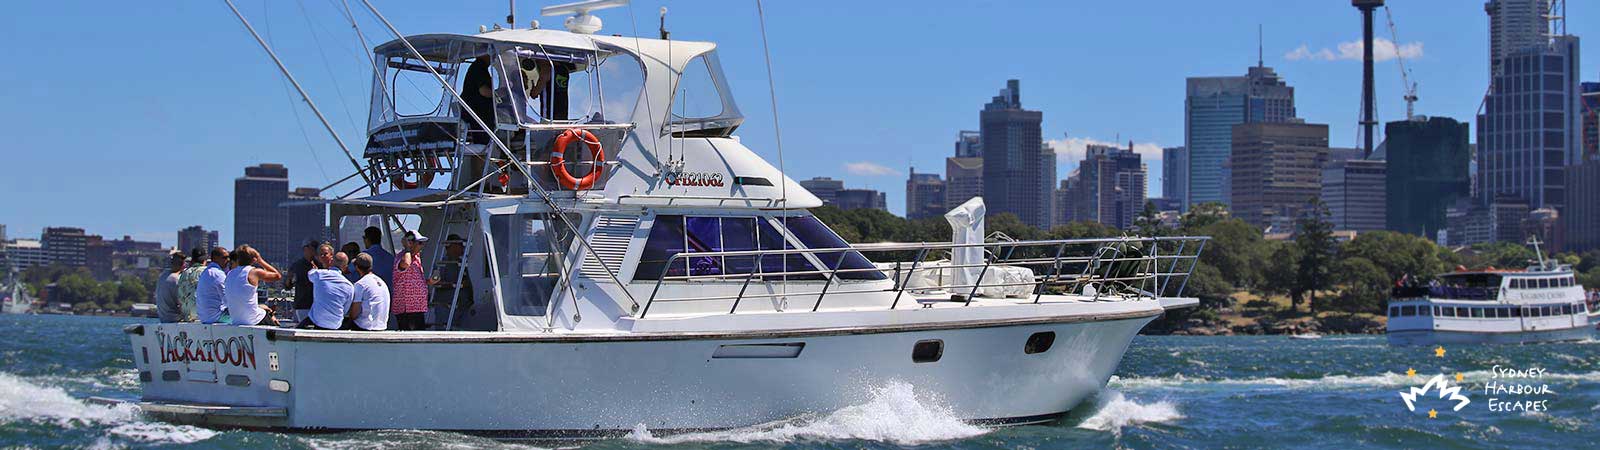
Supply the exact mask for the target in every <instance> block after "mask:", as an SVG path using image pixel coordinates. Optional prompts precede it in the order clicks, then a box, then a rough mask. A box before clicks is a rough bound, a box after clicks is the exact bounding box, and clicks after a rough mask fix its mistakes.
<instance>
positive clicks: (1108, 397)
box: [1078, 389, 1183, 433]
mask: <svg viewBox="0 0 1600 450" xmlns="http://www.w3.org/2000/svg"><path fill="white" fill-rule="evenodd" d="M1095 398H1096V401H1095V409H1094V413H1092V414H1091V415H1090V416H1089V417H1088V418H1086V419H1083V421H1082V422H1079V423H1078V428H1084V429H1089V430H1097V431H1111V432H1114V433H1121V432H1122V428H1123V427H1127V426H1131V425H1140V424H1146V423H1168V422H1173V421H1176V420H1178V419H1182V418H1183V413H1181V412H1179V411H1178V406H1177V405H1175V404H1173V403H1172V402H1169V401H1166V400H1162V401H1158V402H1155V403H1150V404H1142V403H1139V402H1135V401H1133V400H1129V399H1128V398H1127V396H1124V395H1122V392H1119V391H1115V390H1109V389H1107V390H1104V391H1100V395H1097V396H1095Z"/></svg>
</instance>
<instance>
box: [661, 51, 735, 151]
mask: <svg viewBox="0 0 1600 450" xmlns="http://www.w3.org/2000/svg"><path fill="white" fill-rule="evenodd" d="M670 117H671V118H672V120H671V121H670V122H669V126H668V130H669V131H670V132H672V133H674V134H680V135H684V136H704V137H726V136H730V135H732V134H733V131H734V130H735V129H737V128H739V124H741V123H744V116H743V115H741V114H740V113H739V107H738V106H736V105H734V103H733V96H732V95H730V93H729V89H728V81H727V79H725V78H724V76H723V73H722V63H721V62H720V61H719V60H718V59H717V52H715V51H711V52H706V53H704V54H701V55H700V56H696V57H694V58H693V59H691V60H689V63H688V64H687V65H685V66H684V67H683V73H682V74H680V75H679V77H678V79H677V83H676V86H675V87H674V90H673V93H672V111H671V112H670Z"/></svg>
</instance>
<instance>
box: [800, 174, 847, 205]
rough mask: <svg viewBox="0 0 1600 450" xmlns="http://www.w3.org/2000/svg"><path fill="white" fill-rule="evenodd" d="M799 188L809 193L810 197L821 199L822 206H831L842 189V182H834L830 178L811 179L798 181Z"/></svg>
mask: <svg viewBox="0 0 1600 450" xmlns="http://www.w3.org/2000/svg"><path fill="white" fill-rule="evenodd" d="M800 187H803V188H806V190H807V191H811V195H815V196H817V198H819V199H822V204H824V205H832V204H834V203H835V202H836V201H837V199H838V193H839V190H840V189H844V180H835V179H833V178H830V177H811V179H809V180H800Z"/></svg>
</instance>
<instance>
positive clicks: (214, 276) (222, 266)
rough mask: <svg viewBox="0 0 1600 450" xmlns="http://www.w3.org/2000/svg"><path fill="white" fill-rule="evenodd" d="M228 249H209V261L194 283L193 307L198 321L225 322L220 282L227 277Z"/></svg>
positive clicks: (224, 308) (209, 322)
mask: <svg viewBox="0 0 1600 450" xmlns="http://www.w3.org/2000/svg"><path fill="white" fill-rule="evenodd" d="M227 267H228V249H226V248H222V247H217V248H213V249H211V262H209V263H206V270H205V271H204V272H200V283H199V284H197V285H195V290H194V309H195V315H196V316H199V318H200V323H205V324H211V323H225V322H226V321H224V320H222V313H223V312H224V311H226V310H227V306H224V305H226V303H224V302H223V299H222V282H223V279H225V278H227V276H228V273H227V270H226V269H227Z"/></svg>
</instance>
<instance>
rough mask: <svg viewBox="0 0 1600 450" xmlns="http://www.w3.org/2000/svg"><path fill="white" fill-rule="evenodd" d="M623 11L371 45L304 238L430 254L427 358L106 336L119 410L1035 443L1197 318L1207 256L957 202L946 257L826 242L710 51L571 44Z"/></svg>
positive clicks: (182, 327) (1189, 248) (200, 328)
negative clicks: (978, 435) (1073, 233)
mask: <svg viewBox="0 0 1600 450" xmlns="http://www.w3.org/2000/svg"><path fill="white" fill-rule="evenodd" d="M625 3H626V2H619V1H601V2H585V3H579V4H572V5H562V6H559V7H551V8H546V9H545V11H544V13H545V14H546V15H568V14H571V15H572V17H570V18H568V19H566V24H567V28H568V30H567V31H558V30H549V29H539V28H517V29H498V28H499V27H496V29H493V30H487V31H485V32H482V33H478V34H470V35H461V34H423V35H414V36H405V37H398V38H396V39H395V40H393V41H390V42H387V43H383V44H381V45H377V46H376V47H375V49H374V52H373V61H374V64H373V67H372V70H373V72H374V76H373V80H374V85H373V89H372V101H371V105H372V107H371V111H370V115H369V116H370V123H369V125H368V128H369V132H368V136H369V139H368V141H367V145H366V147H365V150H364V151H363V152H362V154H361V155H360V159H361V160H362V161H361V163H360V166H361V167H360V168H361V170H360V171H357V172H356V173H355V174H352V175H351V176H350V177H349V178H347V179H351V180H355V179H357V178H358V177H359V178H360V179H363V180H366V183H365V184H363V185H361V186H360V187H358V188H356V189H353V190H351V192H350V193H349V194H347V195H343V196H337V198H335V199H333V200H331V201H329V211H330V217H331V221H332V224H330V225H338V224H340V223H341V221H342V220H345V219H353V220H362V221H365V220H369V219H370V218H372V217H379V218H381V219H382V220H383V222H384V223H387V224H391V225H389V226H388V227H386V228H388V230H386V231H387V232H399V231H401V230H402V229H405V228H408V227H409V228H411V229H414V230H419V231H421V232H422V233H424V234H425V235H427V236H430V237H434V239H431V240H430V241H429V243H428V246H427V247H425V248H424V250H423V255H422V256H423V258H424V261H425V267H428V268H430V274H439V273H443V274H447V275H446V276H447V277H448V278H447V279H453V280H455V282H454V283H449V284H450V285H451V286H453V287H450V288H444V289H440V290H435V291H434V293H433V302H434V303H435V304H438V305H442V306H443V307H442V308H436V310H435V311H434V312H433V313H431V314H430V323H431V324H433V327H434V329H433V330H431V331H408V332H399V331H378V332H357V331H328V330H305V329H285V328H270V327H260V326H226V325H202V324H194V323H176V324H172V323H168V324H141V325H131V326H128V327H127V328H126V329H125V331H126V332H127V334H128V335H129V337H130V343H131V345H132V351H133V360H134V365H135V366H136V367H137V369H138V379H139V385H140V387H141V388H142V390H143V394H142V398H141V400H140V401H139V402H138V405H139V407H140V408H141V409H142V410H143V411H144V412H145V413H147V414H149V415H152V416H154V417H158V418H164V419H166V420H170V421H174V422H180V423H190V424H199V425H205V426H217V427H243V428H259V429H275V430H368V429H426V430H450V431H457V432H467V433H478V434H484V435H489V436H494V437H504V438H524V437H559V438H574V437H595V436H614V435H619V434H625V433H628V432H629V431H630V430H634V429H636V428H637V427H641V426H642V427H646V428H648V429H649V430H651V432H652V433H673V432H679V431H688V430H706V429H723V428H735V427H745V426H752V425H758V424H763V423H768V422H772V421H777V420H782V419H788V418H794V417H797V416H802V415H806V414H813V413H825V412H828V411H833V410H837V409H840V408H844V407H848V406H851V405H854V404H859V403H861V402H863V401H865V399H867V398H869V397H870V393H871V392H872V391H873V390H874V389H875V388H877V387H881V386H883V385H885V384H886V383H890V382H901V383H908V384H910V385H912V386H914V389H915V391H916V392H918V394H919V395H921V396H923V398H925V399H927V400H929V401H932V402H936V403H937V404H939V405H941V406H943V407H945V408H948V410H949V411H951V412H952V413H953V414H955V415H957V416H958V417H959V418H962V419H965V420H968V421H972V422H975V423H984V424H997V425H1003V424H1029V423H1040V422H1046V421H1051V420H1054V419H1056V418H1058V417H1061V416H1062V415H1063V414H1065V413H1067V412H1068V411H1070V410H1072V409H1073V408H1075V407H1077V406H1079V405H1080V404H1082V402H1083V401H1084V399H1086V398H1089V397H1090V396H1092V395H1095V394H1096V393H1097V392H1099V391H1100V390H1101V389H1102V388H1103V387H1104V385H1105V383H1106V382H1107V380H1108V379H1109V377H1110V376H1111V374H1112V372H1113V371H1114V370H1115V369H1116V367H1117V364H1118V362H1119V361H1120V360H1121V358H1122V355H1123V353H1124V352H1125V351H1126V350H1127V349H1128V346H1129V344H1130V342H1131V340H1132V339H1133V336H1134V335H1135V334H1136V333H1137V332H1138V331H1139V330H1140V328H1142V327H1143V326H1144V325H1145V324H1147V323H1149V322H1150V321H1151V320H1153V319H1155V318H1157V317H1159V316H1161V315H1162V314H1163V312H1165V311H1167V310H1169V309H1174V308H1184V307H1191V306H1194V305H1196V304H1197V303H1198V302H1197V300H1196V299H1194V298H1188V297H1182V291H1183V287H1184V284H1185V281H1186V279H1187V276H1188V274H1189V272H1190V271H1191V270H1192V269H1193V267H1194V265H1195V264H1196V263H1197V260H1198V255H1199V252H1200V250H1201V249H1202V248H1203V246H1204V244H1205V242H1206V238H1203V237H1161V238H1151V237H1122V238H1108V239H1078V240H1051V241H1026V242H1023V241H1010V240H1001V241H989V242H986V241H985V240H984V234H983V227H982V224H983V207H982V201H981V199H973V200H972V201H970V202H968V204H967V205H964V206H963V207H962V208H959V209H958V210H957V211H954V212H952V214H951V215H950V216H947V218H949V219H950V220H952V222H953V223H955V224H956V226H955V229H956V234H958V235H960V236H961V237H962V238H963V239H962V240H960V241H954V240H953V241H952V242H946V243H910V244H898V243H889V244H873V245H851V244H848V243H846V242H845V241H843V240H842V239H840V238H839V236H838V235H837V234H835V233H834V232H833V231H832V230H830V229H829V228H828V226H827V225H826V224H824V223H822V222H820V221H818V220H817V218H816V217H814V216H813V215H812V214H811V213H810V212H809V211H808V210H807V209H808V208H814V207H818V206H821V205H822V202H821V201H820V200H819V199H818V198H817V197H816V196H814V195H812V194H811V193H810V192H807V191H806V189H805V188H803V187H801V186H800V185H799V184H798V183H796V182H795V181H794V180H792V179H790V178H789V177H788V176H786V175H785V174H784V173H783V171H782V170H780V169H779V168H778V167H774V166H773V165H772V164H769V163H768V162H767V161H765V160H763V159H762V158H761V157H760V156H757V154H756V153H755V152H753V151H752V150H751V149H750V148H747V147H746V146H745V145H744V144H742V143H741V142H740V139H739V137H738V135H737V134H736V131H737V130H738V129H739V127H740V125H741V124H743V122H744V117H743V116H742V115H741V114H740V110H739V107H738V105H737V104H736V103H735V102H734V100H733V96H732V91H731V90H730V89H729V87H728V83H727V77H726V76H725V74H724V73H723V71H722V66H721V62H720V59H719V58H718V56H717V46H716V45H715V44H712V43H709V42H692V41H681V40H671V39H665V36H666V35H667V33H666V32H665V31H664V30H663V32H662V33H661V35H662V36H661V37H663V38H661V39H656V38H649V37H624V36H609V35H602V34H595V33H596V32H597V31H598V30H599V28H600V21H599V19H598V18H596V17H594V16H592V15H590V14H589V13H590V12H591V11H593V10H595V9H599V8H602V7H608V6H617V5H620V4H625ZM369 11H371V13H372V15H373V17H375V18H376V19H378V20H382V15H381V14H379V13H378V11H377V10H376V9H375V8H371V7H370V6H369ZM240 19H241V20H242V19H243V16H240ZM383 22H384V23H385V24H386V25H387V21H386V20H384V21H383ZM246 25H247V26H248V22H246ZM390 30H393V28H392V27H390ZM393 33H394V34H396V35H398V34H399V32H398V31H394V32H393ZM262 44H263V46H265V43H264V41H262ZM269 54H270V51H269ZM284 73H285V75H286V76H290V77H291V81H292V74H290V73H289V72H288V71H287V70H286V69H285V70H284ZM419 87H421V88H425V89H420V91H421V92H419ZM480 88H481V89H480ZM490 91H492V92H490ZM311 105H312V107H313V108H314V107H315V105H314V104H311ZM483 130H489V131H483Z"/></svg>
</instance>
